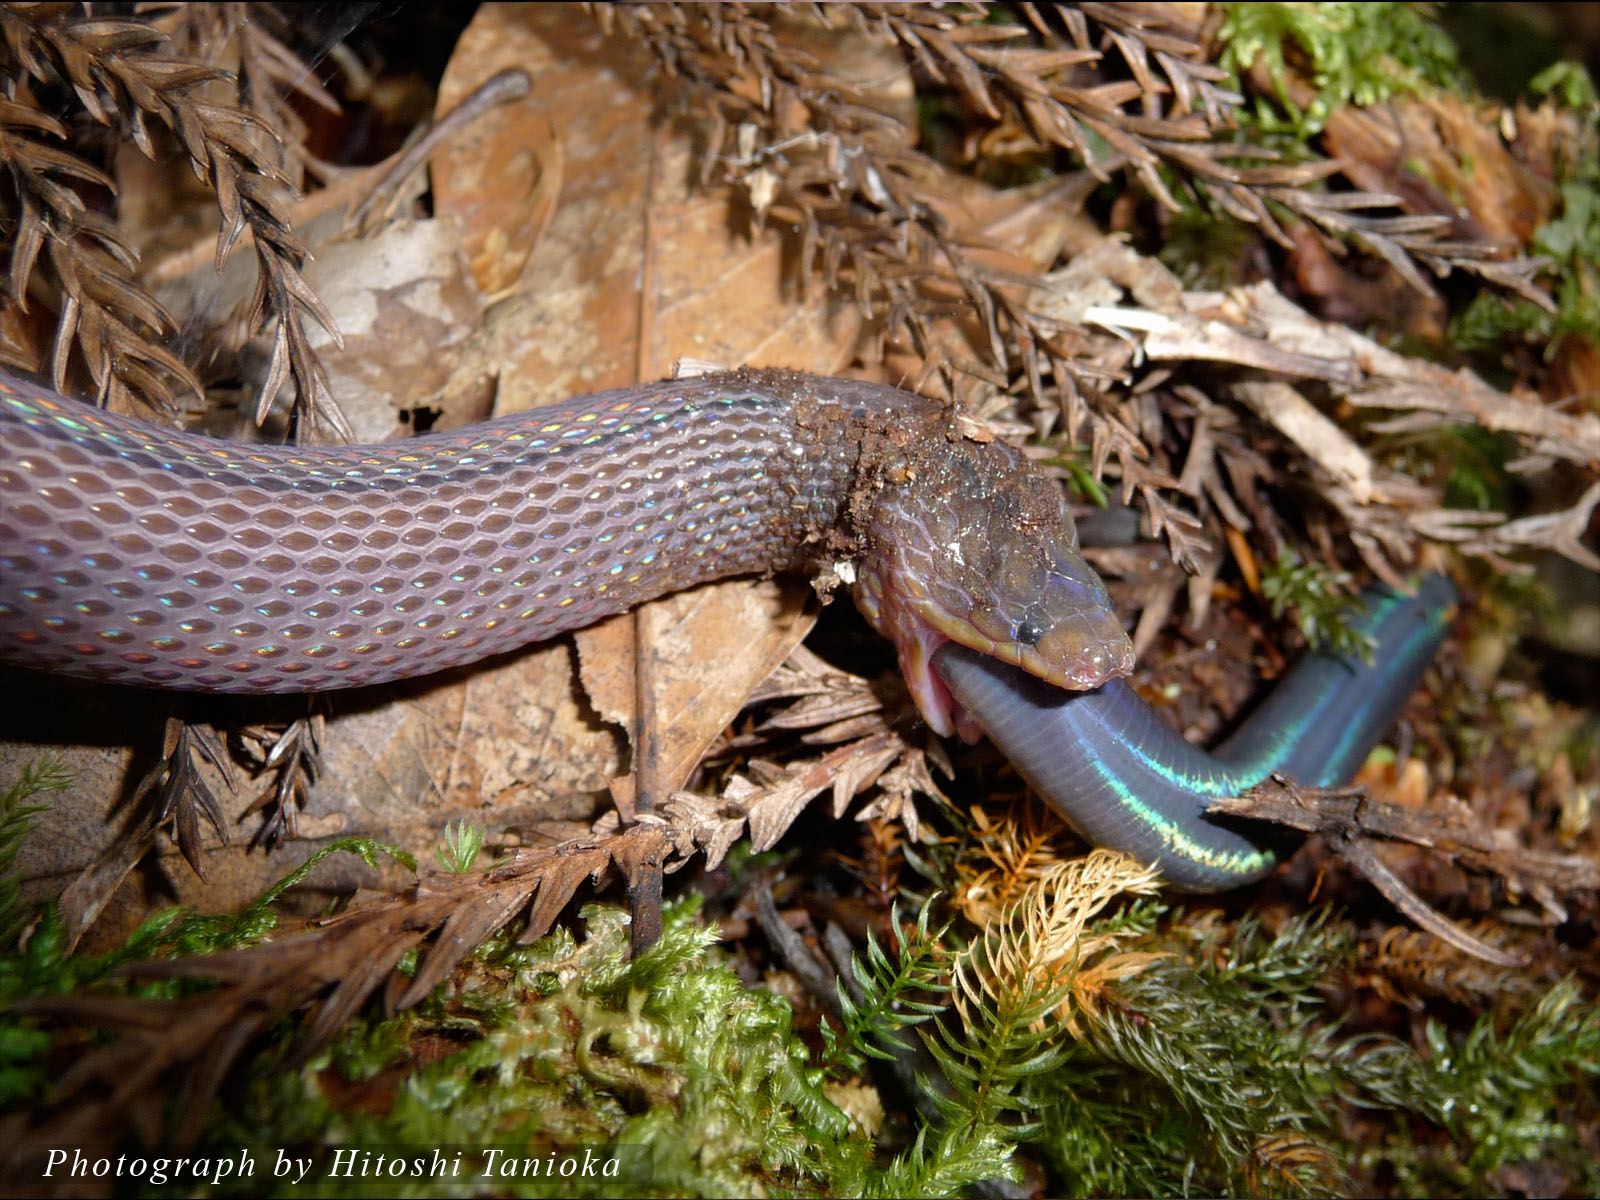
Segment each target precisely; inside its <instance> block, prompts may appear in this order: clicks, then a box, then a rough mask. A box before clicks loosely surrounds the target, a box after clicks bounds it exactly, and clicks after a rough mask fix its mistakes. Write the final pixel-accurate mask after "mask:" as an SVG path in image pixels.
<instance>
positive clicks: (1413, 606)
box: [933, 575, 1455, 891]
mask: <svg viewBox="0 0 1600 1200" xmlns="http://www.w3.org/2000/svg"><path fill="white" fill-rule="evenodd" d="M1362 599H1363V600H1364V601H1365V607H1364V611H1363V614H1362V615H1361V617H1360V618H1358V619H1357V620H1356V621H1355V622H1354V626H1355V628H1357V629H1358V630H1360V631H1361V632H1363V633H1366V634H1367V635H1369V636H1370V637H1372V638H1373V639H1374V644H1373V648H1372V658H1371V660H1370V662H1368V661H1363V660H1361V659H1359V658H1355V657H1352V656H1350V655H1339V654H1331V653H1325V652H1318V653H1314V654H1308V655H1307V656H1306V657H1305V658H1303V659H1301V660H1300V662H1299V663H1297V664H1296V665H1295V667H1294V668H1293V669H1292V670H1291V671H1290V672H1289V673H1288V674H1287V675H1286V676H1285V677H1284V678H1283V679H1282V680H1281V681H1280V682H1279V683H1278V685H1277V687H1276V688H1274V689H1273V691H1272V692H1271V693H1269V694H1268V696H1267V698H1266V700H1265V701H1263V702H1262V704H1261V705H1260V707H1258V708H1257V709H1256V711H1255V712H1254V713H1253V714H1252V715H1251V717H1250V719H1249V720H1247V721H1246V722H1245V723H1244V724H1243V725H1242V726H1241V727H1240V728H1239V730H1238V732H1236V733H1235V734H1234V735H1233V736H1232V737H1230V738H1228V739H1227V740H1226V741H1225V742H1223V743H1222V744H1221V745H1220V746H1219V747H1218V748H1217V749H1216V751H1215V752H1213V753H1211V754H1207V753H1205V752H1204V751H1202V750H1200V749H1198V748H1197V747H1195V746H1192V745H1190V744H1189V743H1188V742H1187V741H1185V740H1184V739H1183V738H1182V737H1181V736H1180V735H1179V734H1178V733H1177V732H1176V731H1174V730H1173V729H1172V728H1171V727H1170V726H1168V725H1167V724H1165V723H1164V722H1163V721H1162V720H1161V719H1160V718H1159V717H1157V716H1156V714H1155V713H1154V712H1152V711H1151V709H1150V707H1149V706H1148V705H1146V704H1145V703H1144V701H1142V700H1140V699H1139V697H1138V695H1137V693H1135V692H1134V690H1133V688H1132V687H1130V686H1129V685H1128V683H1127V681H1126V680H1123V679H1113V680H1109V681H1108V682H1106V683H1105V684H1103V685H1101V686H1100V687H1099V688H1097V689H1095V690H1093V691H1088V692H1083V693H1076V694H1075V693H1071V692H1064V691H1062V690H1061V689H1060V688H1055V687H1051V686H1049V685H1048V684H1046V685H1042V686H1041V685H1040V684H1039V682H1038V681H1037V680H1036V679H1034V678H1032V677H1031V676H1028V675H1024V674H1022V673H1021V672H1018V671H1016V670H1014V669H1012V668H1010V667H1008V666H1006V664H1004V663H1001V662H997V661H996V660H994V659H992V658H988V657H986V656H984V655H981V654H973V653H972V652H970V651H969V650H967V649H966V648H965V647H963V646H958V645H954V644H949V645H945V646H943V647H941V648H940V649H939V650H938V651H937V652H936V653H935V654H934V660H933V661H934V668H935V670H936V671H937V673H938V674H939V676H940V678H941V679H943V680H944V682H945V683H946V685H947V686H948V687H949V688H950V690H951V692H952V693H953V694H954V696H955V698H956V700H957V701H958V702H959V703H960V704H962V705H963V706H965V707H966V709H967V710H968V711H969V712H970V713H972V714H973V716H974V717H975V718H976V719H977V721H978V723H979V724H980V725H981V726H982V728H983V731H984V732H985V733H986V734H988V736H989V738H990V739H991V740H992V741H993V742H994V743H995V744H996V745H997V746H999V747H1000V749H1001V750H1002V751H1004V753H1005V755H1006V757H1007V758H1009V759H1010V760H1011V762H1012V763H1013V764H1014V765H1015V766H1016V768H1017V770H1018V771H1020V772H1021V773H1022V775H1023V776H1024V777H1025V778H1026V779H1027V780H1028V781H1029V782H1030V783H1031V784H1032V785H1033V787H1034V789H1035V790H1036V791H1038V792H1039V794H1040V795H1042V796H1043V797H1045V799H1047V800H1048V801H1049V802H1050V803H1051V804H1052V805H1053V806H1054V807H1055V808H1056V810H1057V811H1059V812H1060V813H1061V815H1062V816H1063V817H1065V818H1066V819H1067V821H1068V822H1070V823H1071V824H1072V825H1074V826H1076V827H1077V828H1078V829H1079V831H1080V832H1081V833H1082V834H1083V835H1084V836H1085V837H1086V838H1087V839H1088V840H1090V841H1091V842H1094V843H1095V844H1096V845H1101V846H1112V847H1115V848H1116V849H1119V850H1123V851H1126V852H1127V853H1128V854H1131V855H1132V856H1133V857H1135V858H1137V859H1139V860H1140V861H1142V862H1153V863H1156V864H1158V865H1159V866H1160V868H1161V873H1162V875H1163V876H1165V878H1166V880H1167V882H1168V883H1170V884H1172V885H1173V886H1175V887H1179V888H1183V889H1185V890H1189V891H1218V890H1221V889H1224V888H1231V887H1238V886H1240V885H1242V884H1246V883H1250V882H1253V881H1254V880H1256V879H1259V878H1261V877H1262V876H1263V875H1265V874H1266V873H1267V872H1268V871H1270V870H1271V869H1272V866H1273V864H1274V862H1275V857H1274V854H1273V852H1272V850H1271V849H1270V848H1268V847H1266V846H1264V845H1263V844H1262V842H1261V841H1260V839H1258V838H1255V837H1252V836H1250V835H1249V834H1247V833H1246V832H1245V831H1243V830H1242V829H1240V828H1239V826H1238V825H1236V824H1230V823H1228V822H1226V821H1222V820H1213V819H1210V818H1208V817H1207V816H1206V814H1205V809H1206V804H1207V802H1208V801H1209V800H1211V799H1214V798H1216V797H1219V796H1236V795H1238V794H1239V793H1240V792H1243V791H1244V790H1245V789H1247V788H1249V787H1253V786H1254V785H1255V784H1257V783H1260V782H1261V781H1262V780H1263V779H1265V778H1266V777H1267V776H1268V775H1269V774H1270V773H1272V772H1274V771H1278V772H1282V773H1283V774H1284V775H1287V776H1289V777H1291V778H1293V779H1295V780H1296V781H1298V782H1300V783H1303V784H1307V785H1310V786H1313V787H1332V786H1334V785H1337V784H1341V783H1344V782H1346V781H1347V780H1348V779H1349V778H1350V776H1351V775H1353V774H1354V773H1355V771H1356V769H1357V768H1358V767H1359V766H1360V765H1361V763H1362V761H1363V760H1364V759H1365V758H1366V756H1367V752H1368V751H1369V750H1370V749H1371V748H1372V746H1373V744H1374V743H1375V742H1376V741H1377V740H1378V738H1379V737H1381V736H1382V735H1383V733H1384V731H1385V730H1387V729H1388V728H1389V726H1390V725H1392V724H1393V723H1394V720H1395V717H1396V716H1397V715H1399V712H1400V710H1401V708H1403V707H1404V705H1405V702H1406V698H1407V697H1408V696H1410V694H1411V692H1412V690H1413V689H1414V688H1415V687H1416V685H1417V683H1418V682H1419V681H1420V679H1421V677H1422V673H1423V671H1424V670H1425V669H1426V668H1427V666H1428V664H1429V663H1430V662H1431V661H1432V660H1433V656H1434V652H1435V651H1436V650H1437V649H1438V647H1439V643H1440V641H1441V640H1442V639H1443V637H1444V631H1445V625H1446V622H1447V619H1448V616H1449V614H1450V612H1451V611H1452V607H1453V605H1454V603H1455V590H1454V589H1453V588H1452V587H1451V586H1450V582H1449V580H1447V579H1445V578H1444V576H1442V575H1426V576H1424V577H1423V578H1422V579H1421V580H1420V581H1419V583H1418V584H1417V587H1416V590H1415V593H1414V594H1412V595H1404V594H1402V593H1398V592H1393V591H1390V590H1388V589H1377V588H1374V589H1369V590H1368V591H1367V592H1365V593H1364V594H1363V597H1362Z"/></svg>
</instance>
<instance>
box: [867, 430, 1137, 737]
mask: <svg viewBox="0 0 1600 1200" xmlns="http://www.w3.org/2000/svg"><path fill="white" fill-rule="evenodd" d="M866 524H867V537H866V541H867V546H866V550H867V553H866V554H865V556H864V557H863V560H862V562H861V564H860V566H859V567H858V569H857V572H858V573H857V581H856V585H855V595H856V602H857V605H858V606H859V607H860V608H861V610H862V612H863V613H864V614H865V615H866V617H867V619H868V620H869V621H870V622H871V623H872V625H873V627H874V628H876V629H877V630H878V631H879V632H880V633H882V634H883V635H884V636H886V637H888V638H889V639H890V640H891V641H893V642H894V643H895V646H896V648H897V650H898V651H899V654H900V666H901V668H902V670H903V671H904V672H905V676H906V682H907V683H908V684H909V685H910V688H911V694H912V697H913V698H914V699H915V700H916V702H917V707H918V708H919V709H920V710H921V712H922V715H923V717H924V719H926V720H927V722H928V725H929V726H930V727H931V728H932V729H933V730H934V731H935V732H936V733H939V734H941V735H946V736H947V735H949V734H950V733H952V732H955V731H957V730H959V731H960V733H961V734H962V736H963V737H965V738H967V740H969V741H975V740H976V739H977V728H976V726H975V725H973V724H972V723H971V722H970V721H964V720H963V719H962V718H963V717H964V716H965V714H964V713H962V712H961V711H960V708H959V706H958V705H957V704H956V702H955V700H954V699H953V698H952V697H951V695H950V693H949V691H948V689H946V688H945V686H944V683H943V681H942V680H940V679H939V677H938V676H937V675H935V674H934V672H933V670H932V667H931V665H930V663H931V659H932V657H933V652H934V651H935V650H937V649H938V648H939V647H940V646H941V645H943V644H944V643H945V642H947V641H952V642H959V643H960V644H962V645H964V646H969V647H971V648H972V649H974V650H978V651H981V652H983V653H985V654H991V655H993V656H994V657H996V658H998V659H1001V660H1002V661H1004V662H1007V663H1010V664H1012V665H1013V666H1016V667H1020V668H1021V669H1022V670H1024V671H1027V672H1029V673H1030V674H1032V675H1037V676H1038V677H1039V678H1041V679H1044V680H1047V681H1048V682H1050V683H1053V684H1055V685H1056V686H1057V687H1062V688H1067V689H1070V690H1073V691H1085V690H1087V689H1090V688H1095V687H1099V686H1100V685H1101V684H1102V683H1104V682H1105V681H1106V680H1108V679H1112V678H1115V677H1116V676H1119V675H1126V674H1127V673H1128V672H1129V671H1131V670H1132V669H1133V645H1132V643H1131V642H1130V641H1129V640H1128V635H1127V632H1126V631H1125V630H1124V629H1123V628H1122V623H1121V622H1120V621H1119V620H1118V619H1117V615H1116V612H1115V611H1114V610H1113V609H1112V607H1111V598H1110V596H1108V595H1107V594H1106V587H1105V584H1104V583H1103V582H1102V581H1101V579H1100V577H1099V576H1098V575H1097V574H1095V572H1094V569H1093V568H1092V567H1090V566H1089V564H1088V563H1087V562H1085V561H1084V560H1083V558H1082V556H1081V555H1080V554H1079V553H1078V539H1077V530H1076V529H1075V528H1074V526H1073V523H1072V516H1071V514H1070V513H1069V512H1068V511H1067V508H1066V503H1065V501H1064V499H1063V497H1062V495H1061V489H1060V487H1059V485H1057V484H1056V483H1055V482H1054V481H1052V480H1050V479H1048V478H1046V477H1045V476H1044V475H1042V474H1041V473H1040V472H1038V471H1037V470H1036V469H1035V468H1034V467H1033V466H1032V465H1031V464H1030V463H1029V462H1028V461H1027V460H1026V459H1025V458H1023V456H1022V455H1021V454H1020V453H1018V452H1017V451H1016V450H1014V449H1012V448H1011V447H1009V446H1006V445H1003V444H1002V443H998V442H990V443H977V442H972V441H959V442H954V443H944V444H941V445H936V446H930V447H925V448H923V449H921V450H919V451H918V452H916V453H915V454H914V455H912V456H910V457H908V459H907V461H906V462H905V463H904V464H901V465H898V466H897V467H896V468H895V469H893V470H890V471H887V472H885V476H884V478H883V480H882V482H881V486H880V489H879V491H878V493H877V495H876V498H875V503H874V504H873V507H872V509H871V512H870V514H869V517H868V520H867V523H866Z"/></svg>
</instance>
